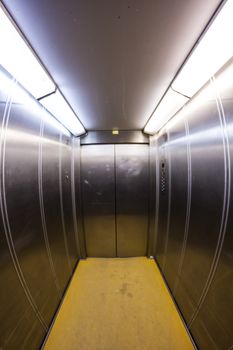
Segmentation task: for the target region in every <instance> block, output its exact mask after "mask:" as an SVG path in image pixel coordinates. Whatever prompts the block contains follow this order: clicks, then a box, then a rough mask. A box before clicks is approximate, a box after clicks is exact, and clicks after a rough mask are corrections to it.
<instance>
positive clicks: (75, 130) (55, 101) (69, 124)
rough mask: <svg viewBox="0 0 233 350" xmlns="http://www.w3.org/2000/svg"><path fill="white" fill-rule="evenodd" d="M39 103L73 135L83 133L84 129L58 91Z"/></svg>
mask: <svg viewBox="0 0 233 350" xmlns="http://www.w3.org/2000/svg"><path fill="white" fill-rule="evenodd" d="M40 103H41V104H42V105H43V106H44V107H45V108H46V109H47V110H48V111H49V112H50V113H51V114H53V115H54V117H56V119H57V120H59V122H61V123H62V124H63V125H64V126H65V127H66V128H67V129H68V130H69V131H70V132H71V133H72V134H73V135H75V136H79V135H81V134H84V133H85V129H84V127H83V125H82V124H81V122H80V121H79V119H78V118H77V116H76V115H75V113H74V112H73V110H72V109H71V108H70V106H69V105H68V103H67V102H66V100H65V99H64V97H63V96H62V94H61V93H60V91H58V90H57V91H56V92H55V93H54V94H52V95H50V96H48V97H45V98H43V99H42V100H40Z"/></svg>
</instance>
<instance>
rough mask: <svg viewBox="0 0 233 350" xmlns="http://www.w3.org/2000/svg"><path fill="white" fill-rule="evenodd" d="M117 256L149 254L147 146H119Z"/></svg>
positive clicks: (117, 152) (117, 146)
mask: <svg viewBox="0 0 233 350" xmlns="http://www.w3.org/2000/svg"><path fill="white" fill-rule="evenodd" d="M115 152H116V231H117V256H120V257H127V256H143V255H146V254H147V236H148V196H149V193H148V186H149V183H148V170H149V169H148V156H149V154H148V146H147V145H116V146H115Z"/></svg>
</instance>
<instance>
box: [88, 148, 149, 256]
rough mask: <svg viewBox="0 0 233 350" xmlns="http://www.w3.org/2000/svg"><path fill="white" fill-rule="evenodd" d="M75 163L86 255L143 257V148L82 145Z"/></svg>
mask: <svg viewBox="0 0 233 350" xmlns="http://www.w3.org/2000/svg"><path fill="white" fill-rule="evenodd" d="M81 162H82V167H81V169H82V170H81V172H82V196H83V217H84V232H85V239H86V251H87V256H95V257H116V256H118V257H126V256H143V255H146V247H147V231H148V146H147V145H137V144H130V145H128V144H127V145H88V146H82V149H81Z"/></svg>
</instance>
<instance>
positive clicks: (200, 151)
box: [176, 96, 225, 321]
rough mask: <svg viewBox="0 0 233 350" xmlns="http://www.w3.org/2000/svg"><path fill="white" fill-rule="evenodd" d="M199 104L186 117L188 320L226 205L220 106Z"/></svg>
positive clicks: (181, 297)
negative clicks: (188, 155)
mask: <svg viewBox="0 0 233 350" xmlns="http://www.w3.org/2000/svg"><path fill="white" fill-rule="evenodd" d="M197 99H198V96H197ZM198 102H199V101H197V100H195V99H194V100H193V102H191V104H190V108H189V109H188V111H189V113H188V115H187V118H188V125H189V136H188V137H189V142H190V151H191V166H192V182H191V186H192V187H191V191H192V195H191V211H190V221H189V232H188V237H187V245H186V251H185V255H184V259H183V264H182V268H181V272H180V279H179V284H178V287H177V293H176V298H177V300H178V303H179V304H180V306H181V310H182V311H183V313H184V315H185V317H186V319H187V321H190V320H191V318H192V316H193V313H194V312H195V308H196V306H197V304H198V302H199V299H200V297H201V294H202V291H203V288H204V287H205V284H206V280H207V278H208V275H209V273H210V270H211V268H212V263H213V258H214V254H215V250H216V246H217V243H218V238H219V234H220V230H221V220H222V212H223V203H224V181H225V177H224V148H223V140H222V131H221V125H220V119H219V113H218V109H217V105H216V102H215V99H214V97H212V99H209V100H207V101H206V100H204V101H203V102H201V101H200V103H198ZM194 103H195V105H194ZM192 104H193V106H192ZM192 107H193V108H192ZM213 134H214V137H213ZM216 171H217V174H218V176H216ZM213 203H214V205H213ZM197 276H198V280H196V278H197ZM194 280H196V283H195V284H194V283H193V281H194Z"/></svg>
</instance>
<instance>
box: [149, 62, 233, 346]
mask: <svg viewBox="0 0 233 350" xmlns="http://www.w3.org/2000/svg"><path fill="white" fill-rule="evenodd" d="M232 122H233V60H231V61H230V62H229V63H228V65H226V66H225V67H224V68H223V69H222V70H221V71H220V72H219V73H218V74H217V75H216V76H215V77H214V78H212V79H211V81H210V83H209V84H208V85H207V86H206V87H205V88H204V89H202V90H201V91H200V93H199V94H197V95H196V96H195V97H194V98H193V99H192V100H191V101H190V102H189V104H188V105H186V107H185V108H183V110H181V111H180V112H179V113H178V114H177V115H176V116H175V117H174V118H173V119H172V120H171V121H170V122H169V123H168V124H167V125H166V126H165V127H164V128H163V130H161V132H160V133H159V135H158V136H157V137H155V138H153V139H152V141H153V142H156V143H157V153H155V152H154V157H155V158H156V163H157V169H156V178H158V179H159V180H158V181H157V186H156V192H157V193H158V194H159V195H158V198H157V202H156V210H155V212H156V214H157V221H156V222H157V224H156V225H155V229H154V233H155V234H156V235H157V244H156V248H155V251H154V255H155V256H156V259H157V261H158V263H159V265H160V268H161V270H162V272H163V274H164V276H165V278H166V280H167V282H168V285H169V287H170V289H171V292H172V294H173V295H174V297H175V300H176V301H177V303H178V306H179V308H180V310H181V311H182V314H183V315H184V318H185V320H186V322H187V325H188V328H189V329H190V331H191V333H192V335H193V337H194V339H195V341H196V343H197V345H198V347H199V348H200V349H201V350H212V349H216V350H217V349H218V350H222V349H223V350H228V349H232V346H233V313H232V310H233V232H232V228H233V222H232V220H233V219H232V210H233V207H232V206H233V197H232V195H233V193H232V191H233V189H232V188H233V184H232V164H233V159H232V157H233V151H232V150H233V136H232V135H233V134H232V131H233V128H232ZM154 162H155V160H154Z"/></svg>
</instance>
